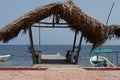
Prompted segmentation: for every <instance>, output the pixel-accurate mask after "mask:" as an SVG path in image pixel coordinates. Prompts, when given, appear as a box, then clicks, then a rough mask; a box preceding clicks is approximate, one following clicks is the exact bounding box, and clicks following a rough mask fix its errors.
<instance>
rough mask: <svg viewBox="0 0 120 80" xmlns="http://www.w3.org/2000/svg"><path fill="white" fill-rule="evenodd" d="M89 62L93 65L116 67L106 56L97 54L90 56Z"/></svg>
mask: <svg viewBox="0 0 120 80" xmlns="http://www.w3.org/2000/svg"><path fill="white" fill-rule="evenodd" d="M90 64H91V66H93V67H107V66H108V67H116V66H115V65H114V64H112V63H111V62H110V60H108V59H107V58H106V57H103V56H97V55H96V56H92V57H91V58H90Z"/></svg>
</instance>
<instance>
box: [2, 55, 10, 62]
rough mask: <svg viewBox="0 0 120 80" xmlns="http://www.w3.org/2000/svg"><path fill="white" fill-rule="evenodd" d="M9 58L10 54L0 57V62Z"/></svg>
mask: <svg viewBox="0 0 120 80" xmlns="http://www.w3.org/2000/svg"><path fill="white" fill-rule="evenodd" d="M9 57H10V54H7V55H0V61H7V60H8V58H9Z"/></svg>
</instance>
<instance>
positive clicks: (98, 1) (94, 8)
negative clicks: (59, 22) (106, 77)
mask: <svg viewBox="0 0 120 80" xmlns="http://www.w3.org/2000/svg"><path fill="white" fill-rule="evenodd" d="M66 1H67V0H1V1H0V29H1V28H3V27H4V26H5V25H7V24H9V23H10V22H13V21H14V20H16V19H18V18H19V17H20V16H22V15H24V14H25V13H27V12H29V11H31V10H33V9H35V8H37V7H40V6H44V5H47V4H49V3H53V2H66ZM73 2H74V3H75V4H76V5H77V6H78V7H79V8H80V9H81V10H82V11H83V12H85V13H86V14H87V15H89V16H91V17H93V18H95V19H97V20H98V21H100V22H101V23H103V24H106V21H107V17H108V14H109V11H110V8H111V6H112V4H113V2H115V5H114V8H113V10H112V14H111V16H110V19H109V23H108V25H111V24H120V14H119V12H120V0H73ZM47 20H49V19H47ZM33 36H34V37H33V38H34V44H38V42H39V40H38V29H36V28H33ZM40 36H41V39H40V41H41V45H72V44H73V39H74V32H72V31H71V30H70V29H41V34H40ZM79 36H80V35H79ZM78 42H79V38H78V39H77V43H78ZM24 44H25V45H28V44H29V36H28V33H27V34H26V35H24V34H22V33H20V34H19V35H18V37H17V38H14V39H12V40H10V41H9V42H8V43H6V44H4V43H3V42H0V45H24ZM82 44H83V45H87V44H89V43H86V42H85V41H84V39H83V42H82ZM104 45H120V40H116V39H114V38H113V39H112V40H108V41H107V42H106V43H105V44H104Z"/></svg>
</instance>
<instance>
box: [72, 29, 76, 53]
mask: <svg viewBox="0 0 120 80" xmlns="http://www.w3.org/2000/svg"><path fill="white" fill-rule="evenodd" d="M76 39H77V31H75V36H74V42H73V49H72V52H74V51H75V44H76Z"/></svg>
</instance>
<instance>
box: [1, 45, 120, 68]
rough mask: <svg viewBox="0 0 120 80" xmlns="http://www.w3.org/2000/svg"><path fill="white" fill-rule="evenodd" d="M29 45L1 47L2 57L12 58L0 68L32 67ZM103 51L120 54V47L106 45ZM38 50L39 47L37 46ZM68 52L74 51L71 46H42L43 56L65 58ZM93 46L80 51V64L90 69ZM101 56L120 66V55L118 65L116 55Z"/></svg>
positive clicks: (84, 47)
mask: <svg viewBox="0 0 120 80" xmlns="http://www.w3.org/2000/svg"><path fill="white" fill-rule="evenodd" d="M27 48H28V46H27V45H0V55H4V54H10V55H11V57H10V58H9V59H8V61H6V62H0V66H31V65H32V57H31V54H30V53H29V52H27ZM102 49H112V50H114V51H119V52H120V46H118V45H105V46H103V47H102ZM35 50H37V46H35ZM67 50H72V46H71V45H42V46H41V51H42V53H43V54H57V53H60V54H61V55H63V56H65V55H66V53H67ZM90 50H91V46H90V45H83V46H82V48H81V51H80V55H79V60H78V64H79V65H81V66H84V67H89V66H91V65H90V62H89V59H90V57H91V56H93V55H94V54H91V53H90ZM99 55H101V56H105V57H107V58H108V59H109V60H110V61H111V62H112V63H113V64H114V65H119V64H120V54H118V64H117V60H116V53H105V54H99Z"/></svg>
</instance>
